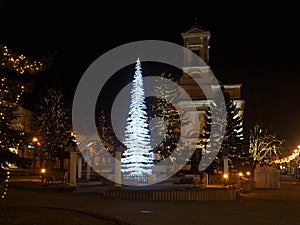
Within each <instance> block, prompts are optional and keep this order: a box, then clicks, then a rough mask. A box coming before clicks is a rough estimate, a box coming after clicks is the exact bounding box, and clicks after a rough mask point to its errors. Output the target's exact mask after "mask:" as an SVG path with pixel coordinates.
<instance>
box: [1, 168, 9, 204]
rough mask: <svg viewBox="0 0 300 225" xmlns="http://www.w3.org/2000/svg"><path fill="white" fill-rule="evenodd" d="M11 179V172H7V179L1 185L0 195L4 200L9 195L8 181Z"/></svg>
mask: <svg viewBox="0 0 300 225" xmlns="http://www.w3.org/2000/svg"><path fill="white" fill-rule="evenodd" d="M9 177H10V172H9V171H8V172H6V178H5V180H4V181H3V182H2V183H0V194H1V199H4V198H5V197H6V195H7V189H8V180H9Z"/></svg>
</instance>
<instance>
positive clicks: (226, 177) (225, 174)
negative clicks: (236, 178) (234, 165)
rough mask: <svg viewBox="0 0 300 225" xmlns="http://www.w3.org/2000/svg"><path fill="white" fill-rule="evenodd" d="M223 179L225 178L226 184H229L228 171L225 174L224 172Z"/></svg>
mask: <svg viewBox="0 0 300 225" xmlns="http://www.w3.org/2000/svg"><path fill="white" fill-rule="evenodd" d="M223 179H224V186H227V182H228V173H224V174H223Z"/></svg>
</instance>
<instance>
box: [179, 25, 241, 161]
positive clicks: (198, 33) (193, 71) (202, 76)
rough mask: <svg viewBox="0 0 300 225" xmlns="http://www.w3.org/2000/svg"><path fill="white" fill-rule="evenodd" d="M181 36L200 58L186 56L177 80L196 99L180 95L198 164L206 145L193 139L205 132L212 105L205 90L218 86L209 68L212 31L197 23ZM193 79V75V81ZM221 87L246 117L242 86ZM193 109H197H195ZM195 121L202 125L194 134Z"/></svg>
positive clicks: (191, 144) (187, 134)
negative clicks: (206, 118)
mask: <svg viewBox="0 0 300 225" xmlns="http://www.w3.org/2000/svg"><path fill="white" fill-rule="evenodd" d="M181 35H182V38H183V46H184V47H185V48H187V49H189V50H191V51H192V52H193V53H195V54H196V55H197V56H199V57H200V60H199V58H198V57H197V58H196V57H191V54H186V55H184V58H183V60H184V67H183V68H182V70H183V75H182V76H181V77H180V78H179V79H178V80H177V83H178V84H179V85H180V86H181V87H182V88H183V89H184V90H185V92H186V93H187V94H188V95H189V96H190V98H191V99H192V100H193V101H192V102H191V101H190V100H188V99H184V97H183V96H180V102H181V106H183V109H184V111H185V112H187V116H188V117H189V118H191V121H192V122H191V123H189V125H188V127H187V126H186V127H185V129H186V130H183V134H184V135H185V136H186V137H191V138H192V139H191V141H190V144H189V145H190V146H191V147H193V148H195V149H196V152H195V154H194V155H195V157H196V162H197V163H196V165H197V164H198V159H199V158H200V155H201V154H202V153H201V151H202V149H203V146H202V145H201V144H200V143H201V142H200V138H199V141H198V142H195V141H194V140H195V139H194V138H196V137H194V136H195V135H194V136H193V134H199V133H200V134H202V133H203V126H204V125H205V111H206V110H207V109H208V107H209V105H210V102H211V100H210V99H208V98H207V96H206V95H205V94H204V93H208V92H206V90H205V88H207V90H213V89H214V88H215V87H216V82H215V81H214V82H213V81H212V71H211V69H210V66H209V49H210V46H209V40H210V32H209V31H208V30H206V29H205V28H203V27H201V26H200V25H199V24H198V21H197V20H195V22H194V24H193V25H192V26H191V27H190V29H189V30H187V31H185V32H183V33H182V34H181ZM193 60H198V62H193ZM199 61H200V62H199ZM191 76H193V78H192V77H191ZM218 78H219V77H218ZM217 81H219V80H217ZM219 83H222V82H219ZM198 84H201V87H199V85H198ZM222 85H223V87H224V89H225V92H227V93H228V94H229V96H230V98H231V99H232V100H234V103H235V104H236V108H237V109H238V110H239V114H240V116H241V118H243V114H244V105H245V101H244V100H243V99H242V98H241V97H242V96H241V84H222ZM193 106H196V109H195V108H194V107H193ZM193 118H195V121H196V119H198V120H199V124H200V127H199V128H198V130H194V131H193V129H196V128H197V125H196V123H195V124H193Z"/></svg>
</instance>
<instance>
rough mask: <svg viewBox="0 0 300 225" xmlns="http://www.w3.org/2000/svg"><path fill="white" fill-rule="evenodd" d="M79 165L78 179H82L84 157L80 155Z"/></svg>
mask: <svg viewBox="0 0 300 225" xmlns="http://www.w3.org/2000/svg"><path fill="white" fill-rule="evenodd" d="M77 161H78V165H77V168H78V169H77V176H78V179H81V178H82V157H81V156H79V157H78V159H77Z"/></svg>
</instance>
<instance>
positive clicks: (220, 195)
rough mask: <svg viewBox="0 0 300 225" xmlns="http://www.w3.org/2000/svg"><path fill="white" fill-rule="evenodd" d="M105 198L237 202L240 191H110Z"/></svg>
mask: <svg viewBox="0 0 300 225" xmlns="http://www.w3.org/2000/svg"><path fill="white" fill-rule="evenodd" d="M103 195H104V197H107V198H120V199H139V200H159V201H227V200H237V199H239V197H240V190H238V189H226V188H203V189H195V190H111V191H107V192H105V193H103Z"/></svg>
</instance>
